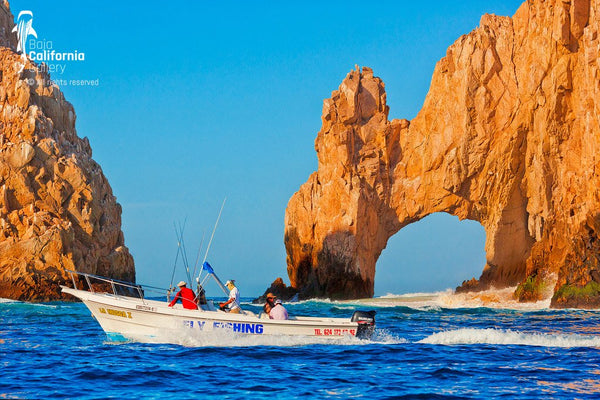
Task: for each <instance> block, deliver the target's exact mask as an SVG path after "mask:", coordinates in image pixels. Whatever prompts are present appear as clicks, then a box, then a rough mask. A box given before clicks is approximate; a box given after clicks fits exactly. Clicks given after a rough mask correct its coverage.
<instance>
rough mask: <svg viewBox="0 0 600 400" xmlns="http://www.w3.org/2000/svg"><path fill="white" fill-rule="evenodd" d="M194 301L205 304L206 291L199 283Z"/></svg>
mask: <svg viewBox="0 0 600 400" xmlns="http://www.w3.org/2000/svg"><path fill="white" fill-rule="evenodd" d="M196 301H197V302H198V304H199V305H201V306H203V305H205V304H207V301H206V291H205V290H204V288H203V287H202V286H200V285H198V290H197V291H196Z"/></svg>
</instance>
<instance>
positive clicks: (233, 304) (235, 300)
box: [219, 279, 242, 314]
mask: <svg viewBox="0 0 600 400" xmlns="http://www.w3.org/2000/svg"><path fill="white" fill-rule="evenodd" d="M225 286H227V289H229V300H227V301H226V302H225V303H220V304H219V306H220V307H221V310H222V309H224V308H225V307H227V308H228V309H229V312H231V313H234V314H239V313H240V312H241V311H242V309H241V308H240V291H239V290H238V288H236V287H235V281H234V280H233V279H231V280H228V281H227V282H225Z"/></svg>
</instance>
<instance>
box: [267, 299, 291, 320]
mask: <svg viewBox="0 0 600 400" xmlns="http://www.w3.org/2000/svg"><path fill="white" fill-rule="evenodd" d="M269 318H271V319H288V312H287V310H286V309H285V307H284V306H283V304H282V302H281V300H279V299H277V300H275V307H273V308H272V309H271V312H270V313H269Z"/></svg>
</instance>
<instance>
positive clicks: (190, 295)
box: [169, 281, 198, 310]
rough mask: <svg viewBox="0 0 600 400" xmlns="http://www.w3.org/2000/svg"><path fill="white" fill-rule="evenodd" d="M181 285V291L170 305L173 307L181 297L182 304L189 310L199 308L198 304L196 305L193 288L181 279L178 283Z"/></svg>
mask: <svg viewBox="0 0 600 400" xmlns="http://www.w3.org/2000/svg"><path fill="white" fill-rule="evenodd" d="M177 286H179V292H178V293H177V294H176V295H175V298H174V299H173V301H172V302H170V303H169V307H173V306H174V305H175V303H177V300H179V299H181V304H183V308H187V309H188V310H197V309H198V306H197V305H196V295H195V294H194V291H193V290H192V289H188V288H187V287H185V286H186V283H185V282H184V281H181V282H179V283H178V284H177Z"/></svg>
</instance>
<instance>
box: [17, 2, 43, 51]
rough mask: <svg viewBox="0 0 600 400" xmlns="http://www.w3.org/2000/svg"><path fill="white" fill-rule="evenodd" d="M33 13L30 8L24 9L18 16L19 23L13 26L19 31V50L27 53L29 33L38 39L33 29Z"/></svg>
mask: <svg viewBox="0 0 600 400" xmlns="http://www.w3.org/2000/svg"><path fill="white" fill-rule="evenodd" d="M32 25H33V13H32V12H31V11H29V10H23V11H21V12H20V13H19V16H18V17H17V24H16V25H15V27H14V28H13V30H12V31H13V32H17V52H19V53H22V54H23V55H25V53H26V51H25V45H26V44H27V38H28V37H29V35H31V36H33V37H35V38H36V39H37V33H36V32H35V29H33V26H32Z"/></svg>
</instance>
